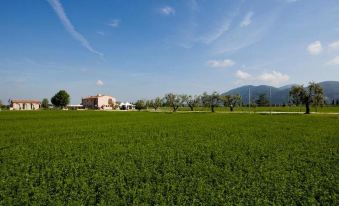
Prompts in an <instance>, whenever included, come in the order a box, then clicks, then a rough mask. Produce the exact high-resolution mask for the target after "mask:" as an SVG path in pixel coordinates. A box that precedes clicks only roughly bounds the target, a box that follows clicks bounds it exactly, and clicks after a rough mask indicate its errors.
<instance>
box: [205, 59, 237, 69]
mask: <svg viewBox="0 0 339 206" xmlns="http://www.w3.org/2000/svg"><path fill="white" fill-rule="evenodd" d="M207 64H208V65H209V66H210V67H214V68H227V67H231V66H233V65H234V64H235V62H234V61H232V60H230V59H224V60H210V61H208V62H207Z"/></svg>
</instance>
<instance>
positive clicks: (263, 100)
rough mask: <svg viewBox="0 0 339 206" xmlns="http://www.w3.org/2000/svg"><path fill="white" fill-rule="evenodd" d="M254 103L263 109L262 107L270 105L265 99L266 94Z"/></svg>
mask: <svg viewBox="0 0 339 206" xmlns="http://www.w3.org/2000/svg"><path fill="white" fill-rule="evenodd" d="M255 103H256V104H257V105H258V106H259V107H263V106H268V105H269V104H270V101H269V100H268V99H267V97H266V94H260V95H259V97H258V99H257V100H255Z"/></svg>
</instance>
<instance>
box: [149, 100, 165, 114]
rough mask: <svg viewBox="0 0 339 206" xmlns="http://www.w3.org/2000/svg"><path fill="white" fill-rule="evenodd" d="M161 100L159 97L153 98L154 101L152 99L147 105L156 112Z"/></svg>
mask: <svg viewBox="0 0 339 206" xmlns="http://www.w3.org/2000/svg"><path fill="white" fill-rule="evenodd" d="M161 103H162V102H161V98H160V97H157V98H155V99H152V100H151V101H150V103H149V105H150V106H151V107H153V109H154V110H155V111H157V109H158V108H159V107H160V106H161Z"/></svg>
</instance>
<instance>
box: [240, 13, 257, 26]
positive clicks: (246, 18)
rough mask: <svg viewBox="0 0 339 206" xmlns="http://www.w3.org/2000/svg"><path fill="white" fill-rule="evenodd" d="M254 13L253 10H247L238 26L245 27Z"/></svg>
mask: <svg viewBox="0 0 339 206" xmlns="http://www.w3.org/2000/svg"><path fill="white" fill-rule="evenodd" d="M253 15H254V13H253V12H248V13H247V14H246V16H245V17H244V19H243V20H242V21H241V23H240V27H246V26H249V25H250V24H251V23H252V17H253Z"/></svg>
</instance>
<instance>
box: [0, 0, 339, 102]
mask: <svg viewBox="0 0 339 206" xmlns="http://www.w3.org/2000/svg"><path fill="white" fill-rule="evenodd" d="M0 78H1V81H0V99H1V100H2V101H3V102H4V103H6V102H7V100H8V99H9V98H30V99H32V98H34V99H42V98H44V97H47V98H50V97H51V96H52V95H53V94H55V93H56V92H57V91H58V90H60V89H65V90H67V91H68V92H69V93H70V95H71V100H72V103H79V102H80V100H81V97H83V96H88V95H94V94H97V93H102V94H109V95H112V96H115V97H116V98H117V99H118V100H122V101H126V100H129V101H133V100H136V99H139V98H153V97H156V96H163V95H164V94H165V93H167V92H175V93H188V94H200V93H202V92H204V91H208V92H211V91H218V92H224V91H227V90H228V89H231V88H234V87H238V86H241V85H247V84H254V85H260V84H269V85H274V86H283V85H286V84H291V83H302V84H305V83H307V82H309V81H318V82H319V81H325V80H339V1H337V0H232V1H231V0H213V1H211V0H173V1H171V0H166V1H165V0H149V1H147V0H133V1H132V0H96V1H90V0H83V1H76V0H68V1H66V0H3V1H2V2H1V7H0Z"/></svg>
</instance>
